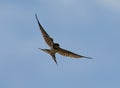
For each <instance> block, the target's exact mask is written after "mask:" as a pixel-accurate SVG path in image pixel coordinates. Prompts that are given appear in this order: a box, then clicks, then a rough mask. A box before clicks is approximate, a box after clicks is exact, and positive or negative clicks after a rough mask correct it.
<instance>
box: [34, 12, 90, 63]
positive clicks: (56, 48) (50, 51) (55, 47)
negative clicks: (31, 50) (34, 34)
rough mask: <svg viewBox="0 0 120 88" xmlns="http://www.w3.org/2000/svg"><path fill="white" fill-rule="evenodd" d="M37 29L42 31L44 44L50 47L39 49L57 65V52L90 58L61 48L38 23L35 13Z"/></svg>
mask: <svg viewBox="0 0 120 88" xmlns="http://www.w3.org/2000/svg"><path fill="white" fill-rule="evenodd" d="M35 17H36V20H37V23H38V26H39V29H40V31H41V33H42V36H43V38H44V40H45V42H46V44H47V45H48V46H49V47H50V49H41V48H39V49H40V50H42V51H44V52H46V53H48V54H49V55H51V57H52V59H53V60H54V62H55V63H56V64H57V65H58V63H57V60H56V56H55V54H56V53H58V54H60V55H62V56H67V57H71V58H88V59H92V58H91V57H86V56H82V55H79V54H76V53H73V52H71V51H69V50H65V49H63V48H61V47H60V45H59V44H58V43H54V41H53V38H51V37H50V36H49V35H48V33H47V32H46V31H45V30H44V28H43V27H42V25H41V24H40V22H39V20H38V17H37V14H35Z"/></svg>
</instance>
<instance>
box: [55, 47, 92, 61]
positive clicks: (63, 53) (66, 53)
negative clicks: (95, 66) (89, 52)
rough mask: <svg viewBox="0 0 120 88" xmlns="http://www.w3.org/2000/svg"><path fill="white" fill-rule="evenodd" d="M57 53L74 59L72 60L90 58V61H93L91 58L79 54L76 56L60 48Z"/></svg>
mask: <svg viewBox="0 0 120 88" xmlns="http://www.w3.org/2000/svg"><path fill="white" fill-rule="evenodd" d="M57 53H58V54H60V55H63V56H67V57H72V58H88V59H91V57H85V56H82V55H78V54H75V53H73V52H71V51H68V50H65V49H62V48H60V49H59V50H58V52H57Z"/></svg>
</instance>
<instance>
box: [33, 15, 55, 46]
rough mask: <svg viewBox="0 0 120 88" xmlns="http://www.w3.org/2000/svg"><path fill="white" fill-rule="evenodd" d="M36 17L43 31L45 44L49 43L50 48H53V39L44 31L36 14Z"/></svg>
mask: <svg viewBox="0 0 120 88" xmlns="http://www.w3.org/2000/svg"><path fill="white" fill-rule="evenodd" d="M35 17H36V20H37V23H38V25H39V28H40V30H41V33H42V35H43V38H44V40H45V42H46V43H47V45H48V46H50V47H51V46H53V39H52V38H51V37H50V36H49V35H48V34H47V32H46V31H45V30H44V28H43V27H42V25H41V24H40V22H39V20H38V17H37V14H35Z"/></svg>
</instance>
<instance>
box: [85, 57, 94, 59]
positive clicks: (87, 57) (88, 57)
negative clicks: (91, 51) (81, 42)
mask: <svg viewBox="0 0 120 88" xmlns="http://www.w3.org/2000/svg"><path fill="white" fill-rule="evenodd" d="M84 58H87V59H93V58H92V57H84Z"/></svg>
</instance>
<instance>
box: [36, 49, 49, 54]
mask: <svg viewBox="0 0 120 88" xmlns="http://www.w3.org/2000/svg"><path fill="white" fill-rule="evenodd" d="M38 49H40V50H42V51H44V52H46V53H48V54H50V50H49V49H41V48H38Z"/></svg>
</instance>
